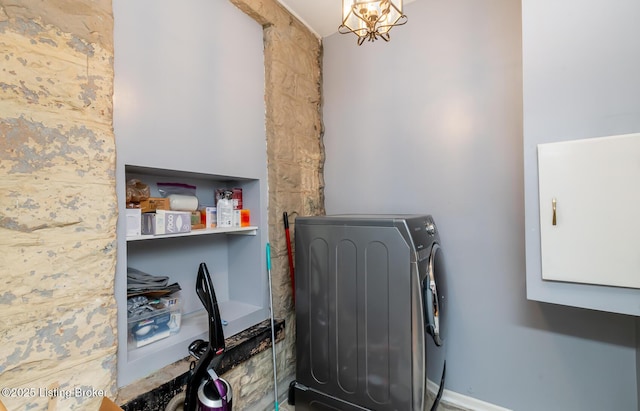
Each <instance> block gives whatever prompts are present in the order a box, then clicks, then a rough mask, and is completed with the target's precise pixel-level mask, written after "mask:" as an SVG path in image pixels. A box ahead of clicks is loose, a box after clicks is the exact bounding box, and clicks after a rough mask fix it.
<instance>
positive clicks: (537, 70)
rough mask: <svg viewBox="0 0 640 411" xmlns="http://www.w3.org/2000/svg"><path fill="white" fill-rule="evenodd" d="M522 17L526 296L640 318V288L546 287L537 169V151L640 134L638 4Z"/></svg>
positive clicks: (544, 10)
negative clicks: (545, 145)
mask: <svg viewBox="0 0 640 411" xmlns="http://www.w3.org/2000/svg"><path fill="white" fill-rule="evenodd" d="M522 16H523V18H522V20H523V26H522V33H523V35H522V37H523V38H522V44H523V73H524V74H523V79H524V81H523V83H524V87H523V90H524V91H523V101H524V107H525V110H524V122H523V126H524V169H525V176H524V179H525V210H526V215H525V221H526V228H527V229H526V255H527V260H526V261H527V296H528V297H529V298H530V299H532V300H536V301H545V302H551V303H555V304H564V305H572V306H576V307H583V308H592V309H597V310H603V311H609V312H617V313H622V314H630V315H640V304H638V301H640V289H633V288H622V287H605V286H596V285H589V284H576V283H563V282H557V281H542V276H541V270H542V268H541V261H540V224H539V215H540V214H539V213H540V207H539V202H538V201H539V198H538V170H537V144H541V143H551V142H557V141H566V140H576V139H585V138H592V137H602V136H610V135H619V134H628V133H637V132H639V131H640V75H638V73H639V72H640V25H638V18H639V17H640V2H638V1H637V0H617V1H615V2H613V3H612V2H611V1H609V0H591V1H589V2H588V3H585V2H583V1H581V0H563V1H562V2H557V1H552V0H525V1H523V13H522ZM603 212H606V210H603ZM612 241H616V239H615V238H614V239H612Z"/></svg>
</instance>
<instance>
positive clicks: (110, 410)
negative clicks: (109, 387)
mask: <svg viewBox="0 0 640 411" xmlns="http://www.w3.org/2000/svg"><path fill="white" fill-rule="evenodd" d="M98 411H122V408H120V407H118V406H117V405H116V403H115V402H113V401H111V400H110V399H109V398H107V397H102V403H100V409H99V410H98Z"/></svg>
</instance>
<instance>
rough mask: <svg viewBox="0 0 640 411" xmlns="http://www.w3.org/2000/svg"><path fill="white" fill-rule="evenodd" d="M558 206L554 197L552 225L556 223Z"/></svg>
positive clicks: (552, 201) (552, 202)
mask: <svg viewBox="0 0 640 411" xmlns="http://www.w3.org/2000/svg"><path fill="white" fill-rule="evenodd" d="M556 206H557V201H556V199H555V198H554V199H553V200H551V207H552V208H553V217H552V218H551V224H552V225H556Z"/></svg>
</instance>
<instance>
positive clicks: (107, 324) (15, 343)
mask: <svg viewBox="0 0 640 411" xmlns="http://www.w3.org/2000/svg"><path fill="white" fill-rule="evenodd" d="M230 1H231V2H232V3H233V4H235V5H236V6H237V7H239V8H240V9H242V10H243V11H245V12H246V13H247V14H248V15H250V16H251V17H252V18H254V19H255V20H256V21H257V22H258V23H259V24H261V25H262V26H263V27H264V36H265V43H264V44H265V73H266V76H265V81H266V84H265V101H266V110H267V113H266V118H267V124H266V131H267V150H268V175H269V181H268V186H269V212H268V216H269V217H268V218H269V232H270V239H269V241H270V243H271V246H272V257H273V260H272V261H273V269H272V275H273V289H274V306H275V307H274V308H275V310H274V312H275V315H276V317H278V318H284V319H286V327H287V328H286V338H285V341H284V342H283V343H280V344H278V347H277V353H278V376H279V380H282V379H284V378H286V376H291V375H292V374H293V373H294V369H295V357H294V342H295V341H294V338H295V329H294V326H295V320H294V314H293V302H292V299H291V284H290V281H289V267H288V260H287V254H286V242H285V236H284V228H283V219H282V213H283V212H285V211H286V212H288V213H289V214H290V216H291V233H292V235H293V233H294V229H295V216H296V215H316V214H323V213H324V198H323V181H322V165H323V162H324V157H323V155H324V150H323V146H322V133H323V130H322V120H321V69H320V67H321V58H322V46H321V42H320V40H319V39H317V38H316V37H315V36H314V35H313V34H312V33H311V32H309V31H308V30H307V29H306V28H305V27H304V26H303V25H302V24H301V23H300V22H299V21H297V20H296V19H295V18H293V17H292V16H291V15H290V14H289V13H288V12H287V11H286V10H285V9H283V8H282V7H281V6H280V5H279V4H278V3H277V2H276V1H275V0H230ZM0 61H1V62H2V64H0V269H1V271H0V272H1V274H2V285H1V286H0V308H1V311H0V385H1V386H3V387H13V388H28V389H29V390H28V391H26V392H23V394H26V396H22V397H20V398H18V397H7V396H4V397H2V398H1V399H0V401H2V402H3V403H4V404H5V405H6V406H7V407H8V408H9V410H17V409H34V410H41V409H47V408H48V407H49V408H50V409H58V410H65V409H82V410H91V409H97V408H98V404H99V398H96V397H95V395H96V394H104V395H106V396H109V397H111V398H115V395H116V393H115V391H116V370H115V366H116V365H115V364H116V361H115V355H116V343H117V338H116V304H115V299H114V293H113V290H114V276H115V244H116V242H115V239H116V228H115V223H116V218H117V215H116V212H117V207H116V195H115V170H114V168H115V143H114V135H113V128H112V89H113V16H112V9H111V1H110V0H47V1H41V0H16V1H11V2H9V1H7V0H0ZM270 355H271V353H270V352H269V351H265V352H263V353H262V354H260V356H258V358H256V359H255V360H254V361H249V362H247V364H246V365H243V366H241V367H238V368H236V369H234V370H233V371H231V372H230V373H229V374H230V375H229V376H227V378H228V379H229V380H230V381H231V382H232V384H233V385H234V386H236V387H241V388H238V389H237V390H238V391H237V394H236V395H237V396H236V401H234V402H236V404H238V409H243V408H244V409H249V408H247V407H249V405H248V404H252V403H253V404H255V403H256V402H259V399H260V398H264V397H266V396H269V393H271V392H272V389H273V380H272V378H271V375H272V374H271V373H272V369H271V362H270V358H271V357H270ZM47 388H49V389H51V391H49V392H46V391H43V390H46V389H47ZM282 388H284V387H282ZM33 389H35V392H34V391H33ZM41 389H42V390H41ZM76 390H83V392H82V393H80V394H81V395H75V394H78V393H79V392H78V391H76ZM86 390H100V391H98V392H96V391H86ZM14 394H18V392H15V393H14ZM47 394H57V395H54V396H50V395H49V396H48V395H47ZM66 394H69V395H66ZM240 398H242V400H241V401H239V400H240ZM243 404H244V405H243ZM241 405H242V406H241Z"/></svg>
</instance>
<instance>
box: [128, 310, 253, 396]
mask: <svg viewBox="0 0 640 411" xmlns="http://www.w3.org/2000/svg"><path fill="white" fill-rule="evenodd" d="M218 304H219V308H220V316H221V317H222V319H223V320H225V321H226V322H227V325H224V326H223V327H222V331H223V333H224V336H225V338H229V337H231V336H233V335H236V334H238V333H239V332H241V331H244V330H246V329H247V328H249V327H251V326H254V325H255V324H257V323H259V322H260V321H262V320H264V317H265V312H264V309H263V308H262V307H258V306H255V305H251V304H246V303H242V302H239V301H221V302H219V303H218ZM208 327H209V323H208V319H207V312H206V311H205V310H204V309H202V310H198V311H196V312H193V313H189V314H185V315H183V316H182V321H181V324H180V331H179V332H178V333H177V334H175V335H171V336H169V337H167V338H164V339H162V340H159V341H156V342H153V343H151V344H149V345H145V346H144V347H139V348H130V349H128V351H127V361H126V365H127V369H128V370H129V372H127V375H126V377H123V379H122V385H127V384H129V383H131V382H133V381H135V380H137V379H139V378H142V377H144V376H146V375H149V374H150V373H152V372H153V371H155V370H157V369H159V368H162V367H164V366H166V365H169V364H171V363H173V362H175V361H178V360H180V359H183V358H185V357H188V356H189V351H188V347H189V344H190V343H191V342H193V341H194V340H197V339H203V340H205V341H206V340H208V339H209V334H208V330H209V328H208Z"/></svg>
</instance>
